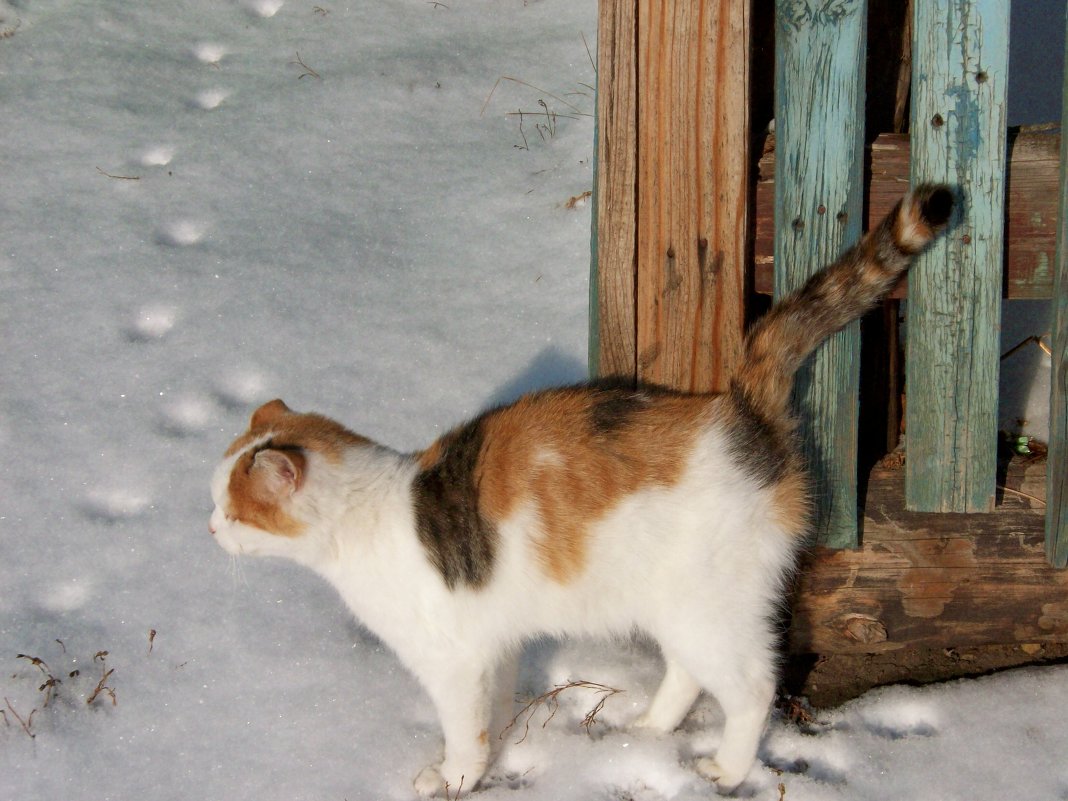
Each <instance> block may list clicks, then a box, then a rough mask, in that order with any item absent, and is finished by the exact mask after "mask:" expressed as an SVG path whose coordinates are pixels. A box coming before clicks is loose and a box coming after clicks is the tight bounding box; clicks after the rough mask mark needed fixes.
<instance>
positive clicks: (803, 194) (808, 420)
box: [775, 0, 867, 548]
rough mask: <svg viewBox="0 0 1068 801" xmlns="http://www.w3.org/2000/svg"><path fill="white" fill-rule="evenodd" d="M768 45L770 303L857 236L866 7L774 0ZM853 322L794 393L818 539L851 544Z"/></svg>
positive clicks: (856, 347)
mask: <svg viewBox="0 0 1068 801" xmlns="http://www.w3.org/2000/svg"><path fill="white" fill-rule="evenodd" d="M776 13H777V20H776V30H775V34H776V44H775V98H776V99H775V139H776V143H775V151H776V168H775V296H776V297H780V296H782V295H783V294H785V293H787V292H790V291H791V290H793V289H795V288H797V287H798V286H800V285H801V284H803V283H804V282H805V280H806V279H807V278H808V277H809V276H810V275H812V274H813V273H814V272H816V271H818V270H819V269H820V268H822V267H823V266H824V265H826V264H827V263H828V262H831V261H833V260H834V259H835V258H836V257H837V256H838V255H839V254H840V253H841V252H842V250H844V249H845V248H846V247H848V246H850V245H852V244H853V243H854V242H855V241H856V240H857V239H858V238H859V237H860V232H861V225H862V215H863V185H862V177H863V173H862V168H863V162H864V60H865V40H866V35H865V31H866V24H865V23H866V18H867V3H866V1H865V0H844V2H839V3H835V4H833V6H828V7H826V8H824V7H821V4H815V3H811V2H806V0H778V2H777V4H776ZM859 382H860V323H859V322H857V323H854V324H852V325H850V326H849V327H848V328H847V329H846V330H844V331H842V332H840V333H839V334H837V335H835V336H834V337H833V338H832V339H831V340H830V341H829V342H827V343H826V344H824V345H823V346H822V347H821V348H820V349H819V351H817V353H816V354H815V356H814V358H813V359H812V361H810V362H809V364H808V365H806V367H805V368H804V370H803V371H802V373H801V375H800V376H799V377H798V389H797V392H796V394H795V397H796V399H797V402H798V403H799V405H800V409H801V415H802V420H803V429H802V431H803V433H802V436H803V438H804V442H805V451H806V456H807V457H808V459H809V462H810V465H811V469H812V472H813V478H814V481H815V489H816V500H817V504H818V508H817V520H816V527H815V530H816V537H817V539H818V541H819V542H821V543H822V544H825V545H830V546H833V547H840V548H841V547H845V548H849V547H856V545H857V540H858V537H857V523H858V520H857V406H858V393H859Z"/></svg>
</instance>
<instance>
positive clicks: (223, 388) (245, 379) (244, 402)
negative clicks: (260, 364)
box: [214, 367, 268, 409]
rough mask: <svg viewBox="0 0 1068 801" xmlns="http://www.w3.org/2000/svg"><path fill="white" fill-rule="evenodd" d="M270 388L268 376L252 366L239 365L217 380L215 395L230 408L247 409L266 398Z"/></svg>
mask: <svg viewBox="0 0 1068 801" xmlns="http://www.w3.org/2000/svg"><path fill="white" fill-rule="evenodd" d="M267 390H268V380H267V377H266V376H265V375H264V374H263V373H262V372H260V371H259V370H256V369H255V368H252V367H239V368H237V369H235V370H232V371H230V372H228V373H226V374H225V375H223V376H221V377H220V378H219V379H218V380H217V381H216V382H215V388H214V392H215V397H216V398H218V399H219V401H220V402H221V403H222V404H223V405H224V406H226V407H227V408H230V409H246V408H248V407H249V406H251V405H252V404H253V403H255V402H256V401H262V400H264V398H265V396H266V393H267Z"/></svg>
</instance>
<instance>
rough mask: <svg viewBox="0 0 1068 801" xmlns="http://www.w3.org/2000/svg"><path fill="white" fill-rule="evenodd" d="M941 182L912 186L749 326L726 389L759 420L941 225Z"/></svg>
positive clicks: (773, 411) (781, 405)
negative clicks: (875, 222) (812, 358)
mask: <svg viewBox="0 0 1068 801" xmlns="http://www.w3.org/2000/svg"><path fill="white" fill-rule="evenodd" d="M953 203H954V201H953V193H952V192H951V191H950V189H949V187H947V186H942V185H936V184H924V185H921V186H917V187H916V188H915V189H913V190H912V191H911V192H909V193H908V194H907V195H905V197H904V198H902V199H901V200H900V201H899V202H898V204H897V205H896V206H895V207H894V209H893V211H891V212H890V213H889V214H888V215H887V216H886V217H885V218H883V220H882V222H881V223H879V225H878V226H877V227H875V228H874V229H872V230H871V231H869V232H868V233H867V234H865V235H864V237H862V238H861V240H860V241H859V242H858V243H857V244H856V245H855V246H854V247H852V248H850V249H849V250H847V251H846V252H845V253H843V254H842V256H841V257H840V258H839V259H838V260H837V261H835V262H834V263H833V264H831V265H830V266H828V267H827V268H826V269H824V270H822V271H820V272H818V273H816V274H815V275H813V276H812V277H811V278H810V279H809V280H808V281H807V282H806V283H805V284H804V285H803V286H802V287H801V288H800V289H798V290H797V291H796V292H794V293H792V294H790V295H788V296H787V297H785V298H783V299H782V300H781V301H779V302H778V303H777V304H775V306H773V307H772V309H771V311H769V312H768V313H767V314H766V315H764V316H763V317H762V318H761V319H760V320H759V321H757V323H756V324H755V325H754V326H753V328H752V329H751V330H750V331H749V334H748V336H747V337H746V342H745V354H744V356H743V359H742V362H741V364H740V366H739V369H738V371H737V372H736V374H735V376H734V378H733V379H732V380H731V390H730V391H731V394H732V395H733V396H734V397H735V400H736V402H738V403H740V404H744V405H745V406H746V407H747V409H748V410H749V412H750V413H755V414H756V415H758V416H759V417H760V418H761V419H762V420H764V421H765V422H766V423H772V424H774V423H776V422H779V421H782V422H785V421H786V420H787V419H788V415H789V408H790V393H791V391H792V389H793V384H794V374H795V373H796V372H797V370H798V368H799V367H801V364H802V363H803V362H804V360H805V359H806V358H807V357H808V356H809V354H811V353H812V352H813V351H814V350H815V349H816V347H817V346H818V345H819V344H820V343H821V342H823V340H825V339H826V338H827V337H829V336H830V335H831V334H833V333H834V332H835V331H838V330H839V329H841V328H842V327H844V326H845V325H846V324H847V323H850V322H852V321H853V320H855V319H857V318H858V317H860V316H861V315H862V314H864V313H865V312H866V311H868V310H869V309H871V308H872V307H873V306H875V305H876V303H878V302H879V301H880V300H882V299H883V298H884V297H885V296H886V295H887V294H888V293H889V292H890V290H891V289H893V287H894V285H895V284H896V283H897V281H898V279H899V278H900V277H901V276H902V274H904V273H905V272H906V271H907V270H908V268H909V266H910V265H911V264H912V259H913V257H914V256H915V255H916V254H917V253H920V252H921V251H922V250H923V249H924V248H926V247H927V245H928V244H929V243H930V242H931V241H932V240H933V239H934V238H935V237H936V236H937V235H938V234H939V233H940V232H941V231H942V230H943V229H944V228H945V227H946V223H947V222H948V220H949V217H950V214H951V213H952V211H953Z"/></svg>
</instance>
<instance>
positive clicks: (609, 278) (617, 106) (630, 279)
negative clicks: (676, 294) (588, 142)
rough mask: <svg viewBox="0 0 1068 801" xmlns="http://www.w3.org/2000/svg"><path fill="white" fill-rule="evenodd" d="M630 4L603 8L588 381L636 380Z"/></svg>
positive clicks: (619, 1) (618, 0)
mask: <svg viewBox="0 0 1068 801" xmlns="http://www.w3.org/2000/svg"><path fill="white" fill-rule="evenodd" d="M636 11H637V9H636V7H635V2H634V0H600V6H599V13H600V16H599V19H598V36H597V134H596V136H597V163H596V171H597V177H596V181H595V185H594V186H595V188H594V210H593V215H594V220H595V223H594V242H593V261H592V266H591V275H590V373H591V375H593V376H597V375H620V376H629V377H634V376H636V375H637V367H636V365H637V357H636V352H635V347H636V340H635V331H636V321H635V309H636V294H635V293H636V288H637V269H638V264H637V252H636V246H637V201H636V191H637V190H636V184H637V161H638V106H637V64H638V53H637V37H636V35H635V25H636V23H635V15H636Z"/></svg>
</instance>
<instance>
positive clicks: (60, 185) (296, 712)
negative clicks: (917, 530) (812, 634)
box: [0, 0, 1068, 801]
mask: <svg viewBox="0 0 1068 801" xmlns="http://www.w3.org/2000/svg"><path fill="white" fill-rule="evenodd" d="M16 21H17V29H15V32H14V33H13V34H12V35H9V36H6V37H5V38H2V39H0V107H2V108H3V115H2V117H0V130H2V131H3V139H4V142H5V143H6V145H7V147H5V148H4V149H3V151H2V153H0V304H2V305H0V310H2V320H3V323H2V325H3V342H4V347H3V350H2V355H0V366H2V368H3V372H4V375H5V376H7V380H5V381H4V384H3V390H2V392H0V443H2V444H3V446H4V452H5V453H6V454H7V455H8V458H7V459H6V460H5V463H4V465H3V467H2V468H0V544H2V545H0V547H2V560H0V563H2V565H3V572H2V583H0V693H2V696H3V704H4V705H3V707H0V709H2V710H3V713H4V714H3V720H2V721H0V798H41V799H61V798H75V797H77V798H93V799H131V800H132V799H143V798H151V799H160V800H165V799H172V798H173V799H187V798H203V799H217V798H255V799H258V800H259V801H270V799H285V800H286V801H292V800H293V799H339V801H340V799H350V801H356V799H368V800H371V799H373V800H375V801H378V800H379V799H408V798H411V797H412V791H411V779H412V777H413V776H414V775H415V773H416V772H417V771H418V770H419V769H420V768H421V767H422V766H423V765H425V764H426V763H428V762H429V761H431V760H432V759H434V758H435V756H436V754H437V751H438V748H439V738H440V735H439V731H438V726H437V721H436V719H435V716H434V714H433V712H432V710H431V709H430V708H429V706H428V703H427V701H426V699H425V697H424V695H423V693H422V691H421V690H420V688H419V687H418V685H417V684H416V682H415V681H414V680H413V679H412V678H411V677H410V676H409V675H408V674H407V673H406V672H405V671H404V670H403V669H402V668H401V667H400V666H399V665H398V663H397V662H396V660H395V658H394V657H393V656H392V655H391V654H390V653H389V651H388V650H387V649H385V648H384V647H383V646H381V645H380V644H379V643H377V642H376V641H375V640H374V638H373V637H371V636H370V635H369V634H367V633H366V632H365V631H363V630H362V629H361V628H360V627H359V626H358V624H357V623H355V622H354V621H353V620H351V618H350V617H349V615H348V614H347V613H346V612H345V610H344V609H343V607H342V605H341V603H340V601H339V600H338V599H337V598H336V596H335V594H334V593H333V591H332V590H331V589H330V588H329V587H327V586H326V585H325V584H324V583H323V582H321V581H320V580H318V579H316V578H315V577H314V576H312V575H310V574H309V573H307V572H303V571H301V570H300V569H299V568H298V567H296V566H294V565H290V564H282V563H278V562H272V561H267V560H262V561H255V560H250V561H242V562H235V561H231V560H230V559H229V558H227V557H226V555H225V554H224V553H223V552H222V551H221V550H220V549H219V548H217V547H216V546H215V544H214V543H213V542H212V541H211V538H210V536H209V535H208V534H207V531H206V526H207V517H208V513H209V511H210V499H209V496H208V491H207V484H208V479H209V477H210V474H211V470H212V468H213V466H214V463H215V460H216V458H217V456H218V455H219V454H220V452H221V451H222V450H223V449H224V448H225V446H226V444H227V443H228V441H229V439H230V437H231V436H232V435H233V434H235V433H237V432H239V431H240V430H242V428H243V425H244V423H245V421H246V420H247V416H248V414H249V412H250V410H251V409H252V408H254V406H255V405H256V404H257V403H259V402H262V401H264V400H267V399H269V398H271V397H274V396H276V395H281V396H283V397H284V398H285V399H286V401H287V402H288V403H289V404H290V405H292V406H293V407H294V408H298V409H316V410H319V411H322V412H324V413H327V414H330V415H332V416H335V417H337V418H339V419H341V420H343V421H345V422H346V423H348V424H350V425H352V426H353V427H355V428H356V429H357V430H359V431H361V432H362V433H364V434H367V435H369V436H372V437H374V438H376V439H379V440H381V441H384V442H387V443H389V444H391V445H393V446H395V447H398V448H402V449H408V448H416V447H419V446H421V445H425V444H426V443H427V442H428V441H429V440H431V439H432V438H433V437H434V436H436V435H437V434H438V433H440V432H441V431H443V430H444V429H446V428H447V427H449V426H451V425H452V424H454V423H456V422H458V421H460V420H462V419H464V418H465V417H467V416H469V415H471V414H473V413H475V412H476V411H477V410H479V409H480V408H482V407H484V406H486V405H488V404H491V403H497V402H501V401H504V400H508V399H510V398H513V397H515V396H516V395H518V394H519V393H521V392H523V391H525V390H527V389H531V388H534V387H537V386H545V385H549V384H556V383H561V382H566V381H571V380H576V379H581V378H582V377H584V375H585V369H586V368H585V365H586V325H587V283H588V261H589V256H588V254H589V232H590V216H589V206H588V205H584V204H582V203H578V204H575V208H568V207H567V202H568V200H569V199H571V198H574V197H578V196H580V195H581V194H582V193H583V192H585V191H586V190H588V189H589V188H590V187H591V184H592V150H593V144H592V120H591V118H590V117H589V116H587V115H588V114H589V113H590V112H591V111H592V106H593V101H592V92H591V90H590V89H589V88H588V85H590V84H592V83H593V80H594V76H593V69H592V66H591V64H590V61H589V58H588V56H587V52H586V47H585V45H584V43H583V36H585V39H586V41H587V42H589V43H590V45H591V47H592V45H593V42H594V38H595V4H594V3H593V2H592V0H584V1H583V2H581V3H578V2H574V0H542V1H541V2H535V1H534V0H529V1H528V2H522V1H521V0H481V1H479V2H476V1H475V0H446V2H443V3H431V2H421V0H380V2H375V3H370V2H358V3H357V2H354V3H344V4H342V3H337V4H331V3H329V2H327V3H326V4H324V5H322V6H316V5H313V4H312V3H310V2H309V3H302V2H293V0H289V2H284V3H283V2H281V1H280V0H249V1H248V2H244V1H243V2H214V1H211V2H209V0H189V2H185V3H179V4H172V3H166V4H164V3H134V4H131V3H120V2H116V0H97V2H94V3H80V2H74V1H73V0H18V2H16V0H0V31H7V30H9V29H11V28H12V27H13V26H14V25H16ZM298 54H299V55H298ZM301 62H303V66H302V64H301ZM309 70H310V71H309ZM311 71H314V74H312V72H311ZM502 77H506V79H505V80H500V82H499V84H498V79H501V78H502ZM510 79H514V80H510ZM495 85H496V89H494V86H495ZM491 90H493V91H492V96H490V94H491ZM487 98H488V99H489V102H488V103H487ZM539 100H544V101H545V102H546V106H547V110H546V109H543V108H542V107H541V106H540V105H539V102H538V101H539ZM484 104H485V106H486V107H485V110H484V112H483V105H484ZM571 106H574V108H572V107H571ZM517 109H522V110H523V111H524V112H530V113H529V114H525V115H524V116H523V117H518V116H515V115H509V114H508V112H511V111H515V110H517ZM552 111H555V112H556V117H555V118H553V117H552V116H551V112H552ZM521 126H522V127H521ZM15 457H17V458H15ZM104 651H106V652H107V653H106V655H103V654H102V653H101V652H104ZM19 654H24V655H27V656H32V657H36V658H38V659H40V660H43V662H42V663H39V664H36V663H34V662H33V661H32V660H30V659H25V658H19V657H18V655H19ZM109 670H113V671H114V672H112V673H110V674H108V675H107V677H106V679H105V678H104V677H105V674H106V673H107V671H109ZM659 671H660V665H659V661H658V657H657V655H656V653H655V651H654V650H653V649H651V648H650V647H649V646H648V644H646V643H642V642H608V643H597V642H585V641H578V642H568V643H556V642H543V643H535V644H533V645H532V646H531V647H530V649H529V650H528V652H527V654H526V657H525V661H524V668H523V673H522V677H521V688H520V689H521V691H522V693H524V694H526V695H529V696H533V695H537V694H539V693H541V692H544V691H545V690H547V689H550V688H552V687H553V686H556V685H561V684H565V683H567V682H569V681H573V680H580V679H582V680H587V681H592V682H598V683H600V684H604V685H606V686H610V687H613V688H618V689H621V690H623V692H621V693H618V694H614V695H611V696H609V697H607V698H606V699H605V704H604V707H603V709H602V710H601V712H600V713H599V714H598V716H597V722H596V723H595V724H594V725H593V726H592V728H591V732H590V734H587V732H586V731H585V730H584V729H583V728H582V726H581V725H580V723H581V721H582V719H583V718H584V717H585V715H586V714H587V712H588V711H589V710H590V708H591V707H593V705H594V704H596V703H597V700H598V698H599V697H600V696H598V695H597V694H596V693H595V692H593V691H592V690H582V689H571V690H566V691H563V692H562V693H561V694H560V696H559V699H560V708H559V710H558V712H557V714H556V715H555V716H554V717H553V718H552V720H551V721H549V722H547V723H546V724H545V725H544V727H543V725H542V724H543V722H545V721H546V719H547V717H548V710H547V709H545V708H538V709H535V710H534V716H533V717H532V718H531V721H530V725H529V731H528V732H527V736H526V737H525V738H523V739H522V740H521V741H520V739H521V732H520V728H521V727H522V722H521V721H520V723H517V725H516V726H514V727H513V728H512V729H510V730H509V731H507V732H505V733H504V735H503V738H502V739H503V742H504V743H505V745H504V750H503V754H502V756H501V758H500V760H499V762H498V764H497V766H496V768H495V769H494V770H493V772H492V773H491V776H490V777H489V779H488V780H487V782H486V785H487V789H486V790H485V791H484V792H482V794H481V797H482V798H485V799H513V798H515V799H530V801H542V799H545V800H546V801H548V800H550V799H552V800H554V801H558V800H559V799H582V800H583V801H586V800H587V799H606V800H607V799H635V800H636V801H653V800H654V799H680V800H683V801H684V800H685V799H696V798H707V797H708V796H709V794H710V789H709V787H708V785H707V784H705V783H703V782H702V781H701V780H700V779H699V778H698V777H697V776H696V774H695V773H694V771H693V770H692V767H691V762H692V760H693V757H695V756H698V755H702V754H706V753H710V752H711V751H713V750H714V748H715V745H716V742H717V738H718V726H719V724H720V722H721V721H720V717H719V713H718V711H717V709H716V707H715V705H714V703H712V702H711V701H708V700H703V701H702V702H701V703H700V704H699V706H698V707H697V709H696V710H695V711H694V713H693V714H692V715H691V716H690V717H689V718H688V719H687V721H686V723H685V724H684V726H683V729H682V730H681V731H680V732H678V733H676V734H674V735H672V736H668V737H660V738H657V737H654V736H651V735H648V734H636V733H632V732H630V731H629V730H628V729H627V724H628V722H629V721H631V720H632V719H633V718H634V717H635V716H636V715H637V714H638V713H639V712H640V711H641V710H642V709H643V708H644V706H645V704H646V703H647V702H648V700H649V697H650V694H651V693H652V691H653V690H654V689H655V686H656V681H657V679H658V676H659ZM75 672H76V673H75ZM72 674H74V675H72ZM49 676H51V677H54V678H55V679H57V680H59V681H60V682H61V683H60V684H58V685H57V686H55V687H51V688H50V687H48V686H47V684H48V678H49ZM1066 679H1068V673H1066V668H1063V667H1060V668H1045V669H1040V670H1039V669H1032V670H1022V671H1016V672H1013V673H1009V674H1003V675H999V676H995V677H990V678H985V679H981V680H975V681H966V682H958V683H954V684H948V685H942V686H938V687H931V688H925V689H914V688H907V687H895V688H888V689H885V690H881V691H878V692H873V693H870V694H868V695H867V696H865V697H863V698H861V699H858V700H857V701H855V702H853V703H851V704H848V705H846V706H844V707H842V708H841V709H839V710H835V711H833V712H829V713H821V714H820V715H819V716H818V718H817V720H816V722H815V723H813V724H812V725H811V726H809V727H805V728H801V727H798V726H797V725H796V724H793V723H790V722H788V721H784V720H779V719H776V720H774V721H773V722H772V725H771V727H770V730H769V734H768V737H767V740H766V743H765V745H764V748H763V751H762V754H761V757H762V759H763V761H764V763H765V764H763V765H761V766H758V767H757V768H756V769H755V770H754V771H753V773H752V775H751V776H750V779H749V781H748V782H747V784H746V785H745V786H744V787H743V790H742V793H743V794H747V795H749V796H751V797H754V798H761V799H778V798H780V792H784V797H785V798H787V799H790V801H801V800H803V799H821V800H822V799H839V798H841V799H847V798H848V799H856V798H865V799H881V798H886V799H901V798H911V799H936V798H938V799H955V798H961V799H965V798H967V799H970V800H973V801H974V800H981V799H1002V798H1011V797H1020V798H1035V799H1038V798H1043V799H1046V798H1049V799H1054V798H1068V768H1066V767H1065V763H1064V761H1063V759H1060V758H1059V755H1062V754H1064V753H1065V751H1066V749H1068V725H1066V724H1065V723H1064V720H1063V715H1060V714H1059V710H1061V709H1062V708H1063V705H1064V701H1065V696H1066V693H1065V687H1066V684H1065V682H1066ZM42 687H44V689H41V688H42ZM105 688H107V689H105ZM97 690H99V692H96V691H97ZM109 690H110V692H112V693H114V702H115V703H114V704H113V703H112V696H111V695H110V694H109ZM94 692H96V698H95V700H94V701H93V703H92V704H87V703H86V701H87V699H89V698H90V697H91V696H92V695H93V694H94ZM49 696H51V698H50V699H49V698H48V697H49ZM46 700H49V703H48V704H47V705H45V701H46ZM32 710H36V711H35V712H33V716H32V719H31V718H30V717H29V716H30V714H31V711H32ZM517 711H518V707H517ZM19 718H21V719H22V720H23V721H24V722H26V724H27V725H26V727H25V728H24V727H23V725H22V724H21V723H20V722H19ZM31 735H33V736H31ZM780 783H781V784H782V785H783V787H784V788H785V789H784V791H780V789H779V785H780Z"/></svg>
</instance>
